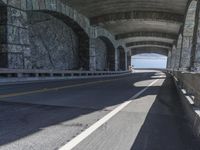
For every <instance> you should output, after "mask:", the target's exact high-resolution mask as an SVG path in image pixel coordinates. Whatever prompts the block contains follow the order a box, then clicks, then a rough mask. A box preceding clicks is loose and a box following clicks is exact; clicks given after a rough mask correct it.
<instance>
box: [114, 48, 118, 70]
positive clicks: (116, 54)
mask: <svg viewBox="0 0 200 150" xmlns="http://www.w3.org/2000/svg"><path fill="white" fill-rule="evenodd" d="M118 70H119V50H118V48H115V71H118Z"/></svg>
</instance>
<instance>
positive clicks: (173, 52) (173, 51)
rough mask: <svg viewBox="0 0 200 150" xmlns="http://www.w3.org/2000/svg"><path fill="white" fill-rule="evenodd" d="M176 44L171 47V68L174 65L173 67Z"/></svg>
mask: <svg viewBox="0 0 200 150" xmlns="http://www.w3.org/2000/svg"><path fill="white" fill-rule="evenodd" d="M176 50H177V49H176V46H175V45H174V46H173V47H172V52H171V54H172V56H171V69H174V67H175V61H176Z"/></svg>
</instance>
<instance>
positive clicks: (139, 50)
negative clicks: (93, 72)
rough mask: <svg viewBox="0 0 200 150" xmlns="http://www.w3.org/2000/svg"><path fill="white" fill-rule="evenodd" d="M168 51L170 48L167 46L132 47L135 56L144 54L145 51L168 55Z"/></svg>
mask: <svg viewBox="0 0 200 150" xmlns="http://www.w3.org/2000/svg"><path fill="white" fill-rule="evenodd" d="M168 51H169V50H168V49H166V48H157V47H146V48H145V47H140V48H134V49H131V54H132V56H134V55H137V54H143V53H156V54H161V55H164V56H168Z"/></svg>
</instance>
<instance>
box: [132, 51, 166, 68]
mask: <svg viewBox="0 0 200 150" xmlns="http://www.w3.org/2000/svg"><path fill="white" fill-rule="evenodd" d="M131 65H134V68H166V66H167V57H166V56H163V55H159V54H139V55H135V56H132V59H131Z"/></svg>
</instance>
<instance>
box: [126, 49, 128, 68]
mask: <svg viewBox="0 0 200 150" xmlns="http://www.w3.org/2000/svg"><path fill="white" fill-rule="evenodd" d="M125 67H126V70H128V52H125Z"/></svg>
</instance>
